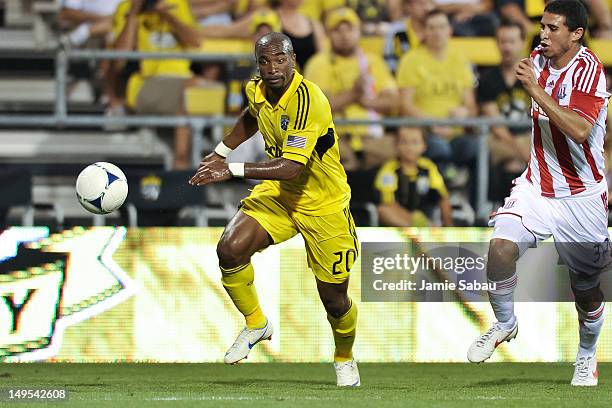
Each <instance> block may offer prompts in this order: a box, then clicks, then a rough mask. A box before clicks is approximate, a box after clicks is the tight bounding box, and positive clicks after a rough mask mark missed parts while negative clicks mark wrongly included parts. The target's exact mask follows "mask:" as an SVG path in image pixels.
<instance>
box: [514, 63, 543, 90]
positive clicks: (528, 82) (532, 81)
mask: <svg viewBox="0 0 612 408" xmlns="http://www.w3.org/2000/svg"><path fill="white" fill-rule="evenodd" d="M516 78H517V79H518V80H519V81H521V83H522V84H523V86H524V87H525V88H526V89H527V90H529V89H530V88H533V87H534V86H538V81H537V80H536V77H535V70H534V68H533V61H532V60H531V58H523V59H522V60H521V62H519V64H518V67H517V68H516Z"/></svg>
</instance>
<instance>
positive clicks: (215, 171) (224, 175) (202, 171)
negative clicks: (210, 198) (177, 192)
mask: <svg viewBox="0 0 612 408" xmlns="http://www.w3.org/2000/svg"><path fill="white" fill-rule="evenodd" d="M219 157H221V156H219ZM231 178H232V173H231V172H230V170H229V167H228V165H227V163H225V161H222V160H214V161H211V162H208V163H204V164H201V165H200V167H198V171H196V174H195V175H194V176H193V177H192V178H191V179H190V180H189V184H191V185H192V186H204V185H206V184H210V183H219V182H221V181H225V180H229V179H231Z"/></svg>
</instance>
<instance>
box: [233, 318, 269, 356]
mask: <svg viewBox="0 0 612 408" xmlns="http://www.w3.org/2000/svg"><path fill="white" fill-rule="evenodd" d="M273 332H274V329H273V328H272V323H270V321H269V320H268V321H266V325H265V326H264V327H262V328H261V329H253V330H249V329H248V328H246V327H245V328H244V329H242V331H241V332H240V334H239V335H238V337H236V341H234V344H232V346H231V347H230V348H229V349H228V350H227V352H226V353H225V357H224V359H223V361H225V364H236V363H237V362H239V361H240V360H243V359H245V358H247V356H248V355H249V352H250V351H251V349H252V348H253V346H254V345H256V344H257V343H259V342H260V341H262V340H272V333H273Z"/></svg>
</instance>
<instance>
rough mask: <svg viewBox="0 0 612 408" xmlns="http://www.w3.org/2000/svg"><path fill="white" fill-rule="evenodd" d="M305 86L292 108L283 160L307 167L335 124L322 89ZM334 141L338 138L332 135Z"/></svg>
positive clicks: (301, 85) (294, 98)
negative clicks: (334, 138) (319, 142)
mask: <svg viewBox="0 0 612 408" xmlns="http://www.w3.org/2000/svg"><path fill="white" fill-rule="evenodd" d="M310 84H311V86H309V85H307V84H306V82H302V83H301V84H300V85H299V86H298V89H297V91H296V92H295V95H294V96H293V97H292V99H291V102H290V103H289V107H288V114H289V123H290V125H289V128H288V129H287V136H286V137H285V141H284V145H283V157H284V158H286V159H289V160H293V161H297V162H299V163H302V164H306V163H307V162H308V160H310V156H311V155H312V152H313V150H314V148H315V146H316V144H317V141H318V139H319V137H322V136H324V135H326V134H328V127H329V126H330V125H331V123H332V114H331V107H330V106H329V102H328V100H327V98H326V97H325V95H324V94H323V92H322V91H321V89H320V88H318V87H317V86H316V85H313V84H312V83H310ZM330 137H335V135H334V134H333V133H331V135H330Z"/></svg>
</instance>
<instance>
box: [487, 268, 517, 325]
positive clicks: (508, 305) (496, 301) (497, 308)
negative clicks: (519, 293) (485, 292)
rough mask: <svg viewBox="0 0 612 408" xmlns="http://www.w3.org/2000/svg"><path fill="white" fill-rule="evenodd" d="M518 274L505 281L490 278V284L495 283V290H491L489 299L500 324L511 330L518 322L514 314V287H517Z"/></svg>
mask: <svg viewBox="0 0 612 408" xmlns="http://www.w3.org/2000/svg"><path fill="white" fill-rule="evenodd" d="M516 282H517V276H516V274H514V275H512V276H511V277H509V278H508V279H506V280H503V281H498V282H495V281H492V280H489V284H490V285H492V284H495V290H490V291H489V301H490V302H491V307H492V308H493V312H494V313H495V317H496V318H497V322H498V323H499V326H500V327H501V328H502V329H503V330H510V329H512V328H513V327H514V325H515V324H516V316H515V315H514V288H515V287H516Z"/></svg>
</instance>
